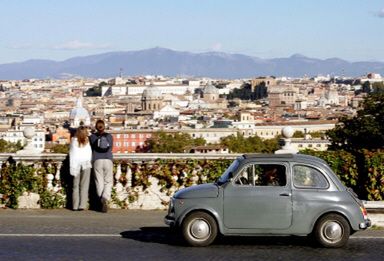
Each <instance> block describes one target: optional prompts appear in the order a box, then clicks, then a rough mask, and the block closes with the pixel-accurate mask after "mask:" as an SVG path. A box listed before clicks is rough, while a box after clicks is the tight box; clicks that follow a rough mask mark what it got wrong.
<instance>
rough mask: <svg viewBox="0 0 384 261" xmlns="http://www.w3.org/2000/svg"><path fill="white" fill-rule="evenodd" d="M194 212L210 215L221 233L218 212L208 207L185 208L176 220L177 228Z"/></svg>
mask: <svg viewBox="0 0 384 261" xmlns="http://www.w3.org/2000/svg"><path fill="white" fill-rule="evenodd" d="M195 211H201V212H205V213H208V214H210V215H211V216H212V217H213V218H214V219H215V221H216V224H217V226H218V228H219V231H220V232H222V231H223V230H222V222H220V220H221V218H220V215H219V213H218V210H217V209H215V208H212V207H210V206H208V205H201V206H196V207H191V208H187V209H185V210H184V211H183V213H182V214H180V216H179V218H178V220H177V221H176V225H177V226H178V227H181V225H182V224H183V221H184V219H185V218H186V217H187V216H188V215H189V214H190V213H192V212H195Z"/></svg>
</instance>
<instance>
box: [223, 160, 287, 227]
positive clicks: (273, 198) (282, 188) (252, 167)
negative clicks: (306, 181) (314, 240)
mask: <svg viewBox="0 0 384 261" xmlns="http://www.w3.org/2000/svg"><path fill="white" fill-rule="evenodd" d="M288 171H289V168H288V164H287V163H283V164H282V163H268V164H265V163H248V164H246V165H245V166H244V167H243V168H241V170H240V172H238V173H237V175H236V177H235V178H234V179H233V181H232V182H231V183H229V184H227V186H226V187H225V188H224V192H223V216H224V225H225V226H226V227H227V228H233V229H243V228H244V229H285V228H288V227H290V225H291V223H292V193H291V186H290V185H289V184H290V178H289V175H288ZM271 175H275V176H276V175H277V176H276V177H275V179H274V180H273V179H272V178H271V177H270V176H271Z"/></svg>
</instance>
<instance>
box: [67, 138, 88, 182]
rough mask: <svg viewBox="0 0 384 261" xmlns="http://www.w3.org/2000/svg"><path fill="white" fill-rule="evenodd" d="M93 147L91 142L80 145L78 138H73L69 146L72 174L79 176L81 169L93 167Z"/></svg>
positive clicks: (70, 170)
mask: <svg viewBox="0 0 384 261" xmlns="http://www.w3.org/2000/svg"><path fill="white" fill-rule="evenodd" d="M91 160H92V149H91V145H90V144H89V142H88V143H87V144H86V145H85V146H82V147H80V146H79V142H78V141H77V138H76V137H74V138H72V139H71V145H70V148H69V172H70V174H71V175H72V176H75V177H76V176H77V175H79V173H80V170H81V169H89V168H92V163H91Z"/></svg>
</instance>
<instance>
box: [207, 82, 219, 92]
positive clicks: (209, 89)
mask: <svg viewBox="0 0 384 261" xmlns="http://www.w3.org/2000/svg"><path fill="white" fill-rule="evenodd" d="M203 93H204V94H219V90H218V89H217V88H216V87H215V86H213V85H212V84H209V85H207V86H205V88H204V90H203Z"/></svg>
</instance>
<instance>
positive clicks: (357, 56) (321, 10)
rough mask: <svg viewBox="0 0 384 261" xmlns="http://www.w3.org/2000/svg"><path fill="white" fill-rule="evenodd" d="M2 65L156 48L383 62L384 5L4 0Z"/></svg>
mask: <svg viewBox="0 0 384 261" xmlns="http://www.w3.org/2000/svg"><path fill="white" fill-rule="evenodd" d="M0 13H1V15H0V64H2V63H8V62H15V61H24V60H28V59H36V58H39V59H52V60H65V59H67V58H70V57H74V56H84V55H89V54H96V53H103V52H109V51H129V50H141V49H147V48H152V47H156V46H160V47H165V48H170V49H174V50H179V51H190V52H206V51H222V52H229V53H241V54H247V55H252V56H256V57H260V58H274V57H288V56H291V55H292V54H295V53H300V54H303V55H306V56H309V57H314V58H321V59H324V58H331V57H339V58H342V59H346V60H348V61H361V60H369V61H372V60H377V61H384V1H383V0H233V1H232V0H125V1H124V0H0Z"/></svg>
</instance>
